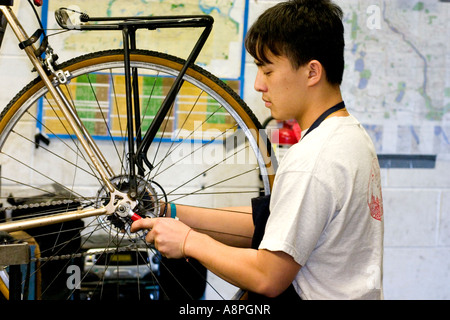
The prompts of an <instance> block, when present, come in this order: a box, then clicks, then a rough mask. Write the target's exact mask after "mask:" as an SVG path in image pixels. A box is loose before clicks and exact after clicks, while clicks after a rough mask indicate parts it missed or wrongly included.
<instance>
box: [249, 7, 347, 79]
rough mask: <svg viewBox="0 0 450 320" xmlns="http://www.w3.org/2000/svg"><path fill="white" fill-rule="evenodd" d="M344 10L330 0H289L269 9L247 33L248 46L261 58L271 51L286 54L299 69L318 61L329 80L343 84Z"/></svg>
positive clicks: (261, 59)
mask: <svg viewBox="0 0 450 320" xmlns="http://www.w3.org/2000/svg"><path fill="white" fill-rule="evenodd" d="M342 17H343V13H342V10H341V8H340V7H339V6H337V5H336V4H334V3H332V2H331V1H330V0H290V1H286V2H281V3H279V4H277V5H275V6H273V7H271V8H269V9H268V10H266V11H265V12H264V13H263V14H262V15H261V16H260V17H259V18H258V19H257V21H256V22H255V23H254V24H253V26H252V27H251V28H250V30H249V31H248V33H247V37H246V40H245V46H246V48H247V50H248V52H249V53H250V54H251V55H252V56H253V57H254V58H255V59H257V60H258V61H260V62H264V63H270V62H271V61H269V59H268V58H267V55H268V53H269V52H271V53H272V54H274V55H275V56H281V55H283V56H286V57H287V58H288V59H289V60H290V62H291V64H292V66H293V67H294V68H295V69H298V68H299V67H300V66H303V65H305V64H306V63H308V62H309V61H311V60H318V61H319V62H320V63H321V64H322V66H323V67H324V69H325V73H326V76H327V79H328V81H329V82H330V83H331V84H338V85H340V84H341V82H342V76H343V72H344V46H345V42H344V26H343V24H342Z"/></svg>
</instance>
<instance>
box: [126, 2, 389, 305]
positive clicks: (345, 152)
mask: <svg viewBox="0 0 450 320" xmlns="http://www.w3.org/2000/svg"><path fill="white" fill-rule="evenodd" d="M343 31H344V29H343V24H342V11H341V9H340V8H339V7H338V6H336V5H335V4H333V3H331V2H330V1H328V0H292V1H288V2H282V3H279V4H277V5H276V6H274V7H272V8H270V9H268V10H267V11H266V12H265V13H263V14H262V15H261V16H260V17H259V19H258V20H257V21H256V22H255V24H254V25H253V26H252V28H251V29H250V30H249V32H248V36H247V39H246V47H247V50H248V51H249V53H250V54H251V55H252V56H253V57H254V59H255V63H256V65H257V66H258V73H257V76H256V80H255V89H256V90H257V91H258V92H261V93H262V99H263V101H264V102H265V106H266V107H267V108H269V109H270V111H271V114H272V116H273V117H274V118H276V119H279V120H288V119H296V120H297V121H298V123H299V124H300V127H301V128H302V130H303V131H302V139H301V141H300V142H299V143H298V144H296V145H294V146H293V147H291V148H290V149H289V151H288V152H287V153H286V155H285V157H284V158H283V161H282V162H281V164H280V167H279V169H278V171H277V175H276V178H275V182H274V186H273V191H272V195H271V199H270V216H269V218H268V220H267V225H266V227H265V232H264V236H263V238H262V241H261V242H260V244H259V247H258V248H257V249H250V248H245V247H249V246H250V243H249V241H248V240H247V241H237V240H236V239H235V238H233V239H231V238H229V239H218V240H220V241H218V240H215V239H213V238H212V237H210V236H208V235H205V234H203V233H200V232H197V231H195V229H198V230H200V229H207V226H208V224H209V223H213V224H214V222H211V221H212V220H214V219H218V220H216V221H221V223H222V225H223V226H224V228H225V227H227V228H230V229H232V230H234V231H235V232H237V233H239V234H241V235H242V237H241V238H240V239H249V237H251V235H252V234H253V230H254V226H253V223H252V218H251V216H250V215H245V214H239V213H237V212H238V211H242V210H244V209H243V208H240V209H239V210H236V212H231V213H230V212H228V213H225V212H221V211H217V212H214V211H212V210H210V211H206V210H198V209H195V208H192V207H186V206H177V216H178V217H179V219H180V221H177V220H174V219H166V218H158V219H146V220H141V221H137V222H134V223H133V225H132V230H133V231H134V230H139V229H142V228H146V229H149V230H151V231H150V232H149V233H148V234H147V238H146V239H147V241H149V242H151V243H154V244H155V246H156V248H157V249H158V250H159V251H160V252H161V253H162V254H163V255H165V256H167V257H172V258H180V257H184V256H188V257H192V258H195V259H197V260H198V261H200V262H201V263H202V264H203V265H204V266H206V267H207V268H208V269H210V270H211V271H212V272H214V273H216V274H217V275H219V276H220V277H222V278H223V279H225V280H227V281H229V282H230V283H232V284H235V285H236V286H238V287H240V288H243V289H247V290H249V291H251V292H256V293H259V294H262V295H264V296H268V297H276V296H278V295H280V294H281V293H283V292H285V290H286V289H287V288H288V287H290V285H291V284H292V286H293V288H294V289H295V292H296V294H297V295H298V296H300V297H301V298H302V299H381V298H382V297H383V292H382V284H381V283H382V257H383V217H382V216H383V207H382V197H381V187H380V170H379V165H378V160H377V156H376V153H375V150H374V146H373V144H372V142H371V140H370V138H369V137H368V135H367V134H366V132H365V131H364V129H363V127H362V125H361V124H360V123H359V122H358V121H357V120H356V119H355V118H354V117H353V116H351V115H349V113H348V112H347V110H346V109H345V108H344V103H343V101H342V96H341V92H340V84H341V81H342V75H343V69H344V57H343V55H344V39H343ZM245 210H247V211H249V209H248V208H247V209H245ZM191 228H192V229H191ZM242 247H244V248H242Z"/></svg>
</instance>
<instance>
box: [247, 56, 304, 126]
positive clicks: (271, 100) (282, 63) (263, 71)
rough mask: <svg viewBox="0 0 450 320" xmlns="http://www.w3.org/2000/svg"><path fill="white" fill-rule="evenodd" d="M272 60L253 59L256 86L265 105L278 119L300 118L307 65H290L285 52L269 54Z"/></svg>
mask: <svg viewBox="0 0 450 320" xmlns="http://www.w3.org/2000/svg"><path fill="white" fill-rule="evenodd" d="M268 59H269V60H270V61H271V63H264V62H260V61H258V60H255V63H256V65H257V66H258V73H257V75H256V79H255V90H256V91H258V92H261V93H262V100H263V101H264V103H265V106H266V107H267V108H269V109H270V111H271V114H272V117H274V118H275V119H277V120H289V119H297V120H298V119H299V116H300V115H301V113H302V105H303V103H304V100H305V99H304V98H305V97H304V93H305V88H306V80H307V78H308V76H307V69H306V68H305V67H300V68H298V69H297V70H296V69H294V68H293V67H292V64H291V63H290V61H289V60H288V58H286V57H284V56H274V55H273V54H269V55H268Z"/></svg>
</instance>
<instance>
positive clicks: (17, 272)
mask: <svg viewBox="0 0 450 320" xmlns="http://www.w3.org/2000/svg"><path fill="white" fill-rule="evenodd" d="M29 262H30V246H29V245H28V244H27V243H17V244H4V245H3V244H1V245H0V268H1V266H9V271H8V274H9V300H10V301H14V300H21V299H22V297H21V296H22V271H21V268H20V266H21V265H22V264H28V263H29Z"/></svg>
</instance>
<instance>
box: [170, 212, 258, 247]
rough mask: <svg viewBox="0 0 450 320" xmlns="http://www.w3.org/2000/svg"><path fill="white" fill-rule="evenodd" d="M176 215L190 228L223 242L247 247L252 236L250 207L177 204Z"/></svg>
mask: <svg viewBox="0 0 450 320" xmlns="http://www.w3.org/2000/svg"><path fill="white" fill-rule="evenodd" d="M176 210H177V217H178V218H179V219H180V221H182V222H183V223H185V224H187V225H188V226H190V227H191V228H193V229H195V230H197V231H199V232H202V233H205V234H208V235H210V236H211V237H212V238H214V239H215V240H217V241H220V242H222V243H224V244H227V245H230V246H234V247H243V248H248V247H250V245H251V241H252V236H253V230H254V225H253V219H252V215H251V207H232V208H221V209H207V208H199V207H193V206H185V205H177V209H176Z"/></svg>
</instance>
